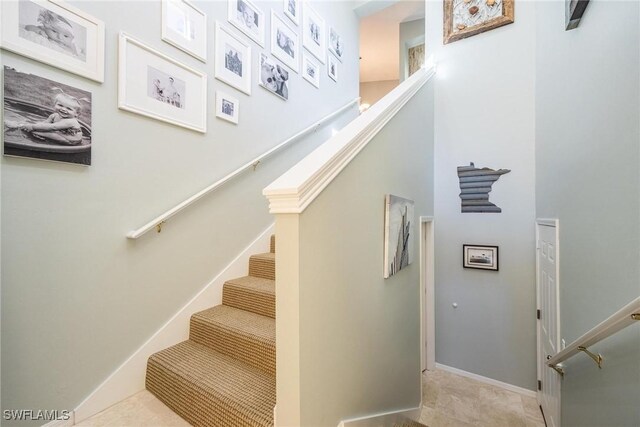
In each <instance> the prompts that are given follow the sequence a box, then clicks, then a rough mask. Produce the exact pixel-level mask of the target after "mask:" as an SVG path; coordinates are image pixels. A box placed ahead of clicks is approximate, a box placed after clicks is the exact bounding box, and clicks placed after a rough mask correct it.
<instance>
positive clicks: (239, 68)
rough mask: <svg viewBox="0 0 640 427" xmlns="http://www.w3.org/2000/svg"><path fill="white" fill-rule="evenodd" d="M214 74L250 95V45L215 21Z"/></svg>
mask: <svg viewBox="0 0 640 427" xmlns="http://www.w3.org/2000/svg"><path fill="white" fill-rule="evenodd" d="M215 43H216V53H215V57H216V58H215V67H214V68H215V76H216V79H218V80H220V81H223V82H225V83H226V84H228V85H229V86H231V87H234V88H236V89H238V90H239V91H242V92H244V93H246V94H247V95H251V46H249V45H248V44H246V43H245V42H243V41H241V40H240V39H238V38H236V37H235V36H234V35H233V34H231V32H230V31H229V30H227V29H226V28H224V27H223V26H222V25H220V23H219V22H216V42H215Z"/></svg>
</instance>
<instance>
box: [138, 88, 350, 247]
mask: <svg viewBox="0 0 640 427" xmlns="http://www.w3.org/2000/svg"><path fill="white" fill-rule="evenodd" d="M359 102H360V98H355V99H354V100H352V101H349V102H348V103H347V104H345V105H344V106H342V107H341V108H339V109H338V110H336V111H334V112H333V113H331V114H329V115H327V116H325V117H323V118H322V119H320V120H318V121H317V122H315V123H313V124H312V125H310V126H308V127H306V128H304V129H302V130H301V131H300V132H298V133H296V134H295V135H293V136H292V137H290V138H288V139H286V140H285V141H283V142H281V143H280V144H278V145H276V146H275V147H273V148H271V149H270V150H269V151H267V152H266V153H264V154H261V155H260V156H258V157H256V158H255V159H253V160H251V161H249V162H248V163H246V164H244V165H243V166H240V167H239V168H238V169H236V170H235V171H233V172H231V173H230V174H228V175H227V176H225V177H223V178H221V179H219V180H218V181H216V182H214V183H213V184H211V185H209V186H208V187H207V188H205V189H203V190H201V191H199V192H197V193H196V194H194V195H193V196H191V197H189V198H188V199H187V200H185V201H184V202H182V203H180V204H178V205H176V206H174V207H173V208H171V209H169V210H168V211H166V212H165V213H163V214H162V215H158V216H157V217H155V218H154V219H152V220H151V221H149V222H148V223H146V224H145V225H143V226H142V227H140V228H138V229H136V230H132V231H130V232H129V233H128V234H127V238H128V239H137V238H138V237H140V236H142V235H143V234H145V233H146V232H148V231H150V230H152V229H154V228H157V229H158V230H160V229H161V227H162V224H164V223H165V222H166V221H167V220H168V219H169V218H171V217H172V216H174V215H175V214H177V213H178V212H180V211H181V210H183V209H185V208H186V207H188V206H190V205H191V204H193V203H195V202H196V201H198V200H199V199H201V198H202V197H204V196H206V195H207V194H209V193H211V192H212V191H215V190H216V189H218V188H220V187H221V186H222V185H224V184H225V183H227V182H229V181H230V180H232V179H233V178H235V177H236V176H238V175H240V174H241V173H243V172H245V171H246V170H248V169H249V168H255V167H256V166H258V164H259V163H260V162H262V160H264V159H265V158H267V157H269V156H270V155H272V154H273V153H275V152H276V151H278V150H280V149H282V148H284V147H285V146H286V145H288V144H290V143H292V142H294V141H295V140H297V139H299V138H301V137H303V136H305V135H307V134H310V133H312V132H315V131H317V130H318V128H319V127H320V126H322V125H323V124H325V123H326V122H328V121H329V120H331V119H332V118H334V117H335V116H337V115H338V114H341V113H342V112H344V111H345V110H347V109H349V108H350V107H351V106H352V105H354V104H357V103H359Z"/></svg>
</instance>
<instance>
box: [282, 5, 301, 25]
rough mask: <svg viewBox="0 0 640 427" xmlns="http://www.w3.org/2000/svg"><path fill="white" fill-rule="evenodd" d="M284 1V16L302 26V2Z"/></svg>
mask: <svg viewBox="0 0 640 427" xmlns="http://www.w3.org/2000/svg"><path fill="white" fill-rule="evenodd" d="M283 1H284V14H285V15H287V17H288V18H289V19H291V21H292V22H293V23H294V24H296V25H298V24H300V15H301V14H302V11H301V9H300V6H301V0H283Z"/></svg>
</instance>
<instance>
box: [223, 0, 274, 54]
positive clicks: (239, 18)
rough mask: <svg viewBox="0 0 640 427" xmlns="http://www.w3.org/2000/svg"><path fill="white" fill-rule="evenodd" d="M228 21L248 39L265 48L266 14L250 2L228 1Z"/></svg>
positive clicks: (244, 0) (248, 0)
mask: <svg viewBox="0 0 640 427" xmlns="http://www.w3.org/2000/svg"><path fill="white" fill-rule="evenodd" d="M227 7H228V9H227V19H228V20H229V22H231V24H232V25H233V26H234V27H236V28H237V29H239V30H240V31H242V32H243V33H244V34H245V35H246V36H247V37H249V38H250V39H251V40H253V41H254V42H256V43H257V44H258V45H259V46H260V47H264V34H265V28H266V20H265V16H264V12H262V10H260V8H259V7H258V6H256V4H255V3H253V2H251V1H250V0H228V6H227Z"/></svg>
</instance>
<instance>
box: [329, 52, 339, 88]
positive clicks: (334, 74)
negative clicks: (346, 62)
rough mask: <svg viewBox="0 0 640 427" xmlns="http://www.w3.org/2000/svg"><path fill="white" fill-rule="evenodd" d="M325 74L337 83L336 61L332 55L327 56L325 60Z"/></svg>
mask: <svg viewBox="0 0 640 427" xmlns="http://www.w3.org/2000/svg"><path fill="white" fill-rule="evenodd" d="M327 72H328V73H329V77H331V80H333V81H334V82H337V81H338V61H336V59H335V58H334V57H333V56H332V55H329V56H328V59H327Z"/></svg>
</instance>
